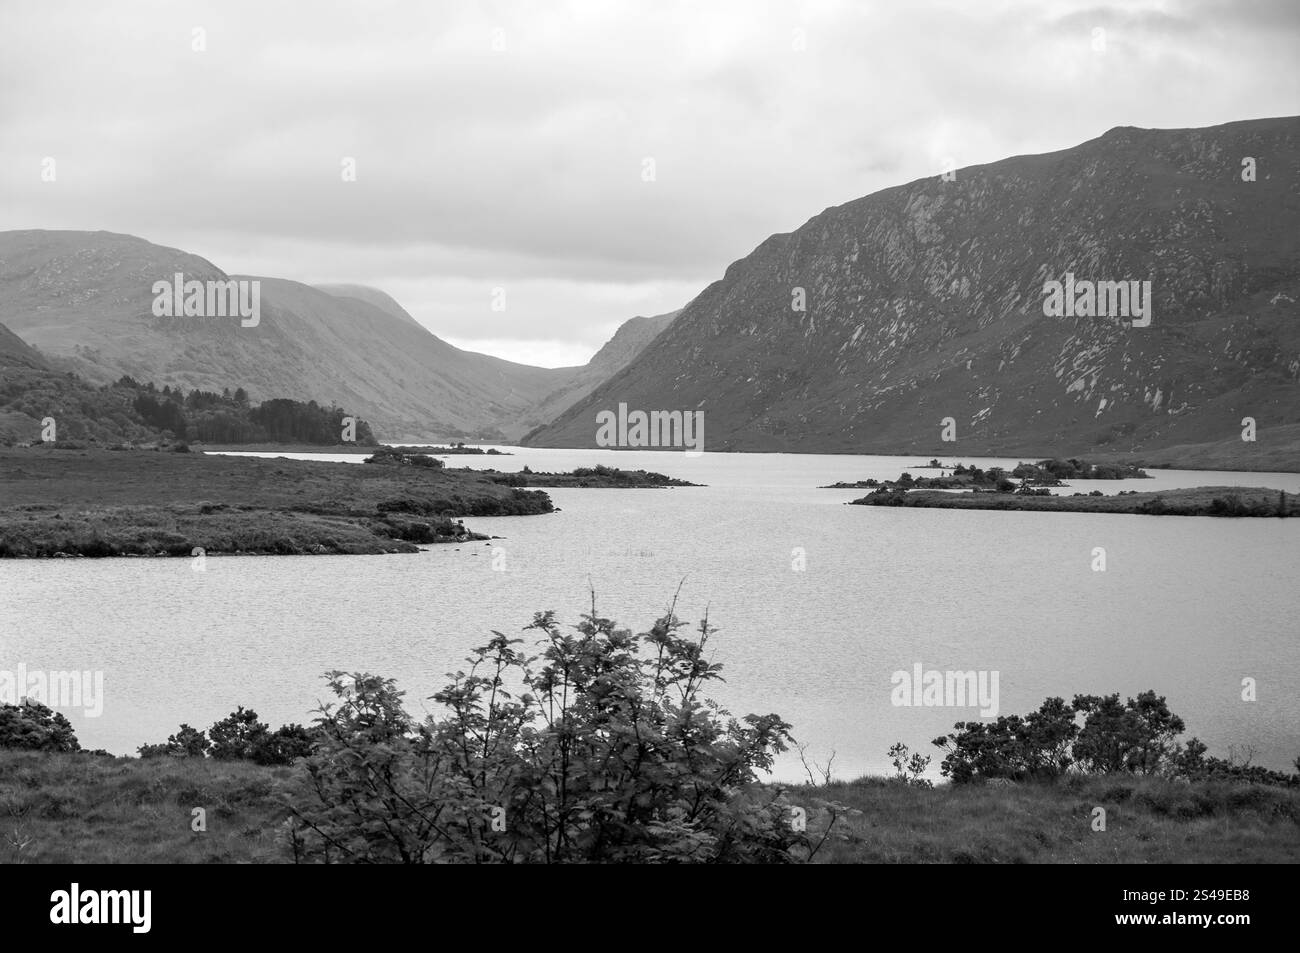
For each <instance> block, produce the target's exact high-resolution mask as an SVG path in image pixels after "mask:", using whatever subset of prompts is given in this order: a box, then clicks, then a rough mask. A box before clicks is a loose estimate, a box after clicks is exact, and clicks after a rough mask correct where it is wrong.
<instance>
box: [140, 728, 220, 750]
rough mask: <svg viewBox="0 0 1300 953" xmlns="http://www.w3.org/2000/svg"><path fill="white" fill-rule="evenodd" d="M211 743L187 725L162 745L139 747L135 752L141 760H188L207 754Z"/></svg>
mask: <svg viewBox="0 0 1300 953" xmlns="http://www.w3.org/2000/svg"><path fill="white" fill-rule="evenodd" d="M210 747H212V743H211V742H210V741H208V736H207V734H206V733H205V732H202V731H196V730H195V729H193V728H191V727H190V726H189V725H186V724H182V725H181V726H180V729H179V730H177V732H176V733H175V734H174V735H169V736H168V738H167V741H166V742H165V743H164V744H155V745H141V746H140V747H139V748H138V749H137V750H138V751H139V753H140V757H142V758H158V757H162V756H163V755H176V756H178V757H180V756H184V757H189V758H202V757H203V756H204V755H206V754H207V751H208V749H209V748H210Z"/></svg>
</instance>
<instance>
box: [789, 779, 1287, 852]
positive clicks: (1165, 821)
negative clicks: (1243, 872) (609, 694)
mask: <svg viewBox="0 0 1300 953" xmlns="http://www.w3.org/2000/svg"><path fill="white" fill-rule="evenodd" d="M790 797H791V801H792V802H793V803H795V804H805V805H806V804H808V803H810V802H811V800H812V799H814V798H820V799H825V800H829V801H836V802H838V803H840V804H842V805H843V806H845V807H848V808H853V809H856V810H859V811H861V812H862V813H861V814H860V815H851V816H848V817H844V818H841V820H840V821H839V823H838V825H837V829H840V830H842V831H843V832H844V833H846V834H847V835H848V836H847V839H846V840H844V841H842V842H836V841H827V843H826V845H825V846H824V847H823V848H822V849H821V851H820V852H819V853H818V855H817V857H816V859H817V860H818V861H819V862H822V863H874V864H908V863H939V864H946V863H958V864H961V863H987V864H1014V863H1033V864H1104V863H1130V864H1132V863H1139V864H1147V863H1169V864H1183V863H1188V864H1190V863H1196V864H1204V863H1222V864H1240V863H1278V864H1281V863H1292V864H1293V863H1297V862H1300V789H1297V788H1280V787H1268V786H1263V785H1255V784H1233V783H1228V782H1194V783H1190V784H1183V783H1179V782H1176V781H1169V780H1164V779H1158V778H1137V777H1075V778H1070V779H1067V780H1065V781H1063V782H1061V783H1059V784H1056V785H1047V784H1013V785H1007V786H991V785H974V784H968V785H943V786H940V787H935V788H921V787H913V786H909V785H903V784H901V783H899V782H896V781H888V780H885V779H882V778H864V779H861V780H859V781H853V782H832V783H831V784H829V785H822V786H818V787H816V788H813V787H798V788H793V789H791V791H790ZM1096 807H1103V808H1105V810H1106V830H1105V831H1104V832H1103V831H1093V830H1092V822H1093V809H1094V808H1096ZM810 816H812V815H811V812H810Z"/></svg>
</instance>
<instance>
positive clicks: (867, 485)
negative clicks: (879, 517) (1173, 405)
mask: <svg viewBox="0 0 1300 953" xmlns="http://www.w3.org/2000/svg"><path fill="white" fill-rule="evenodd" d="M914 469H917V470H939V471H940V473H941V475H940V476H937V477H914V476H912V474H911V473H910V472H905V473H903V474H902V475H901V476H900V477H899V478H898V479H897V480H883V481H881V480H858V481H856V482H853V483H832V484H831V485H830V486H825V487H821V488H820V489H825V490H874V489H885V490H974V491H984V492H998V493H1009V492H1012V491H1014V490H1017V489H1019V490H1026V489H1028V488H1046V487H1054V486H1057V487H1060V486H1064V487H1068V486H1069V485H1070V484H1068V483H1066V482H1065V481H1066V480H1070V479H1073V480H1142V479H1149V478H1150V474H1148V473H1147V472H1146V471H1145V470H1142V469H1141V468H1140V467H1136V466H1132V465H1129V464H1119V463H1089V462H1088V461H1086V460H1077V459H1073V458H1071V459H1069V460H1061V459H1057V460H1040V461H1038V462H1037V463H1019V464H1017V465H1016V467H1015V468H1014V469H1012V470H1010V471H1008V470H1004V469H1003V468H1001V467H989V468H988V469H987V470H983V469H981V468H979V467H977V466H969V467H967V466H965V465H963V464H961V463H957V464H955V465H953V466H952V467H951V469H952V474H951V475H943V473H942V471H944V470H946V469H948V466H947V465H945V464H942V463H940V462H939V461H938V460H931V461H930V462H929V463H928V464H924V465H922V466H918V467H915V468H914ZM1017 480H1019V481H1020V482H1019V484H1017V483H1016V482H1015V481H1017ZM1042 495H1046V490H1044V493H1043V494H1042Z"/></svg>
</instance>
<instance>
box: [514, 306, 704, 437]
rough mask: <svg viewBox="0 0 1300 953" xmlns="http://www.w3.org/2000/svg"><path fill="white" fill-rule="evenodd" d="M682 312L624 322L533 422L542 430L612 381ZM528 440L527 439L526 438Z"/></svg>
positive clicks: (543, 405)
mask: <svg viewBox="0 0 1300 953" xmlns="http://www.w3.org/2000/svg"><path fill="white" fill-rule="evenodd" d="M679 314H681V311H680V310H677V311H670V312H668V313H667V314H657V315H654V316H653V317H649V318H646V317H635V318H631V319H629V320H627V321H624V322H623V323H622V324H621V325H620V326H619V329H618V330H617V331H615V332H614V336H613V337H612V338H610V339H609V340H608V341H606V342H605V344H604V346H602V347H601V349H600V350H599V351H597V352H596V353H595V355H594V356H593V357H592V359H591V360H590V361H588V362H587V363H586V364H584V365H583V366H582V367H577V368H573V371H574V375H573V377H572V378H571V379H570V380H568V381H566V382H565V383H564V384H563V385H561V386H560V387H557V388H556V389H555V390H554V391H552V392H551V393H550V394H547V395H546V397H545V398H544V399H543V400H542V401H541V403H539V404H538V405H537V406H536V407H535V408H533V410H532V413H531V414H530V419H532V420H535V421H536V422H537V423H538V424H541V425H542V426H541V427H539V428H538V429H543V428H544V427H545V425H546V424H549V423H550V422H551V421H552V420H554V419H555V418H556V417H558V416H559V415H560V414H561V413H563V412H564V411H565V410H567V409H568V408H570V407H572V406H573V405H574V404H576V403H577V402H578V401H580V400H582V399H583V398H584V397H586V396H587V395H588V394H590V393H591V392H592V391H594V390H595V389H596V388H597V387H599V386H600V385H601V384H603V383H605V381H607V380H609V379H610V378H611V377H613V376H614V375H615V374H617V373H618V372H619V371H621V370H622V369H623V368H625V367H626V366H627V365H628V364H629V363H631V361H632V360H633V359H634V358H635V357H636V356H637V355H638V354H640V353H641V352H642V351H643V350H645V349H646V348H647V347H649V345H650V342H651V341H653V340H654V339H655V338H656V337H657V336H658V335H659V332H661V331H662V330H663V329H664V328H666V327H668V325H669V324H671V323H672V321H673V319H674V318H675V317H677V315H679ZM524 439H525V440H527V438H526V437H525V438H524Z"/></svg>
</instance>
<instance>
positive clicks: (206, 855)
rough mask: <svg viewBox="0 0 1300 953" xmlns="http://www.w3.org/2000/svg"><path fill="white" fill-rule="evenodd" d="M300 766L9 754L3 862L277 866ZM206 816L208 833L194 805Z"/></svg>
mask: <svg viewBox="0 0 1300 953" xmlns="http://www.w3.org/2000/svg"><path fill="white" fill-rule="evenodd" d="M294 770H297V769H294V768H268V767H261V766H258V765H255V764H252V763H249V762H238V761H235V762H222V761H212V760H208V759H198V758H194V759H189V758H151V759H149V760H147V761H142V760H140V759H138V758H112V757H104V756H97V755H91V754H84V753H81V754H47V753H42V752H28V751H0V861H3V862H5V863H109V864H113V863H146V864H149V863H223V864H239V863H255V864H256V863H273V862H277V861H279V860H281V859H282V855H281V854H280V851H279V848H278V846H277V844H276V831H277V829H278V827H279V825H280V824H281V822H282V821H283V820H284V819H285V818H286V817H287V812H286V811H285V810H284V809H283V808H282V807H280V806H279V805H278V804H277V802H276V799H275V795H274V791H275V787H276V784H277V782H278V781H280V780H282V779H284V778H287V777H288V776H289V774H290V772H292V771H294ZM196 807H201V808H203V809H204V810H205V812H206V815H207V816H206V819H205V820H206V824H207V831H206V832H202V833H200V832H196V831H193V830H192V829H191V823H192V818H193V815H192V814H191V811H192V810H193V809H194V808H196Z"/></svg>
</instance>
